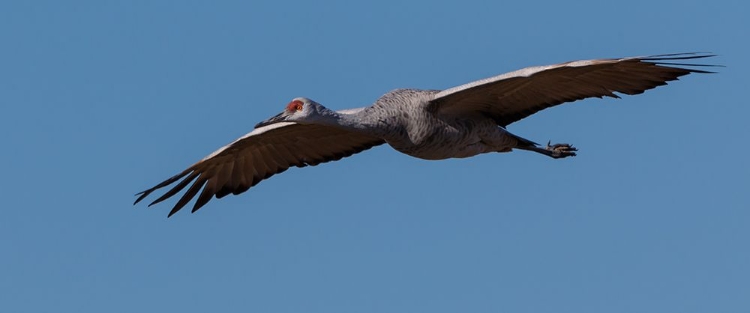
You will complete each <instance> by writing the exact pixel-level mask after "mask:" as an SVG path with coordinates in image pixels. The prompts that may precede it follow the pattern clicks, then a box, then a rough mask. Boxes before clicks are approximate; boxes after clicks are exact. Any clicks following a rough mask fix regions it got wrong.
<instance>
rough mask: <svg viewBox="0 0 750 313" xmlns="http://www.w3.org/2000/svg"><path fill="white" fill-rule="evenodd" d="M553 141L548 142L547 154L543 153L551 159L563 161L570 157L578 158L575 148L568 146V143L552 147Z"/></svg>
mask: <svg viewBox="0 0 750 313" xmlns="http://www.w3.org/2000/svg"><path fill="white" fill-rule="evenodd" d="M550 143H551V141H548V142H547V147H545V149H544V150H546V153H543V154H545V155H547V156H549V157H551V158H554V159H562V158H565V157H569V156H576V153H575V152H576V151H578V149H576V148H575V147H573V146H571V145H569V144H567V143H556V144H554V145H550Z"/></svg>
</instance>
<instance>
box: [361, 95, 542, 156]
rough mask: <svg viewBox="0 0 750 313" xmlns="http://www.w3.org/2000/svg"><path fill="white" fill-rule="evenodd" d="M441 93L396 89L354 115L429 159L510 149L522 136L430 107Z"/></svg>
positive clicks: (405, 148) (389, 139) (406, 150)
mask: <svg viewBox="0 0 750 313" xmlns="http://www.w3.org/2000/svg"><path fill="white" fill-rule="evenodd" d="M439 92H440V91H439V90H418V89H396V90H393V91H391V92H389V93H387V94H385V95H383V96H382V97H380V98H379V99H378V100H377V101H376V102H375V104H373V105H372V106H370V107H367V108H365V109H364V110H362V111H360V112H357V113H355V114H353V115H352V118H355V119H356V120H357V123H359V125H367V126H368V127H367V129H366V130H365V131H366V132H369V133H371V134H376V135H378V136H380V137H382V138H383V139H385V141H386V142H387V143H388V144H389V145H390V146H391V147H393V148H394V149H396V150H398V151H400V152H402V153H405V154H408V155H410V156H414V157H417V158H421V159H427V160H440V159H448V158H465V157H470V156H474V155H477V154H480V153H487V152H508V151H510V150H511V148H513V147H515V146H516V145H517V144H518V140H519V139H520V138H518V137H516V136H514V135H512V134H510V133H508V132H507V131H505V129H503V128H502V127H499V126H498V125H497V123H496V122H495V121H494V120H492V119H491V118H488V117H484V116H481V115H478V116H465V115H464V116H451V115H446V114H440V113H439V112H437V111H436V110H430V109H429V104H430V101H431V100H432V99H433V98H434V97H435V95H436V94H437V93H439ZM521 140H522V139H521ZM529 143H530V142H529Z"/></svg>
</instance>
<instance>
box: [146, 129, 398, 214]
mask: <svg viewBox="0 0 750 313" xmlns="http://www.w3.org/2000/svg"><path fill="white" fill-rule="evenodd" d="M383 143H385V142H384V141H383V140H382V139H380V138H375V137H370V136H366V135H362V134H357V133H352V132H349V131H345V130H341V129H338V128H334V127H329V126H320V125H301V124H296V123H288V122H283V123H277V124H272V125H268V126H264V127H260V128H257V129H255V130H253V131H252V132H251V133H249V134H247V135H245V136H243V137H241V138H239V139H237V140H235V141H234V142H232V143H230V144H228V145H226V146H224V147H222V148H220V149H219V150H217V151H215V152H214V153H211V154H210V155H209V156H207V157H206V158H204V159H203V160H201V161H199V162H197V163H195V164H193V165H192V166H190V167H188V168H187V169H185V170H184V171H182V172H181V173H179V174H177V175H175V176H172V177H170V178H169V179H167V180H165V181H163V182H161V183H159V184H158V185H156V186H154V187H152V188H149V189H147V190H144V191H142V192H140V193H138V194H137V196H139V197H138V198H137V199H136V201H135V203H138V202H140V201H141V200H143V199H144V198H145V197H147V196H148V195H149V194H151V193H152V192H154V191H155V190H157V189H160V188H163V187H166V186H169V185H171V184H173V183H175V182H178V181H179V182H178V183H177V184H176V185H174V186H173V187H172V188H171V189H170V190H169V191H167V192H166V193H164V194H163V195H162V196H161V197H159V198H157V199H156V200H154V201H153V202H151V204H149V206H151V205H154V204H157V203H159V202H161V201H164V200H166V199H168V198H170V197H172V196H174V195H175V194H177V193H178V192H180V191H181V190H183V189H185V188H186V187H188V185H190V187H189V188H188V189H187V191H186V192H185V193H184V194H183V195H182V197H181V198H180V199H179V200H178V201H177V203H176V204H175V205H174V207H173V208H172V210H171V211H170V212H169V216H172V214H174V213H176V212H177V211H179V210H180V209H182V207H184V206H185V205H186V204H187V203H188V202H189V201H190V200H191V199H192V198H194V197H195V196H196V195H198V193H199V192H200V195H198V199H197V200H196V201H195V204H194V205H193V209H192V211H193V212H195V211H197V210H198V209H200V208H201V207H202V206H203V205H205V204H206V203H207V202H208V201H209V200H211V198H212V197H214V196H215V197H216V198H221V197H224V196H226V195H228V194H230V193H231V194H235V195H237V194H240V193H243V192H245V191H247V190H248V189H250V187H252V186H254V185H256V184H257V183H259V182H260V181H262V180H264V179H266V178H269V177H271V176H272V175H274V174H277V173H281V172H283V171H285V170H287V169H288V168H289V167H292V166H296V167H304V166H308V165H317V164H320V163H324V162H329V161H336V160H339V159H341V158H344V157H347V156H350V155H353V154H355V153H358V152H361V151H364V150H367V149H369V148H372V147H374V146H377V145H381V144H383ZM201 189H202V191H201Z"/></svg>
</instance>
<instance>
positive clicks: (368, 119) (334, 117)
mask: <svg viewBox="0 0 750 313" xmlns="http://www.w3.org/2000/svg"><path fill="white" fill-rule="evenodd" d="M321 113H323V114H322V115H323V116H324V119H323V121H321V122H323V123H324V124H326V125H329V126H333V127H337V128H342V129H346V130H349V131H353V132H358V133H362V134H367V135H371V136H375V137H381V138H385V137H387V136H388V127H387V123H385V120H384V119H382V118H380V117H378V116H375V115H373V114H372V112H370V111H369V110H367V109H363V110H360V111H357V112H354V113H339V112H335V111H332V110H328V109H326V111H325V112H321Z"/></svg>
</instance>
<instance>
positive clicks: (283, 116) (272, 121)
mask: <svg viewBox="0 0 750 313" xmlns="http://www.w3.org/2000/svg"><path fill="white" fill-rule="evenodd" d="M285 113H286V112H281V113H279V114H276V115H275V116H274V117H272V118H269V119H267V120H265V121H262V122H260V123H258V124H255V128H260V127H263V126H268V125H271V124H275V123H278V122H283V121H285V120H286V114H285Z"/></svg>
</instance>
